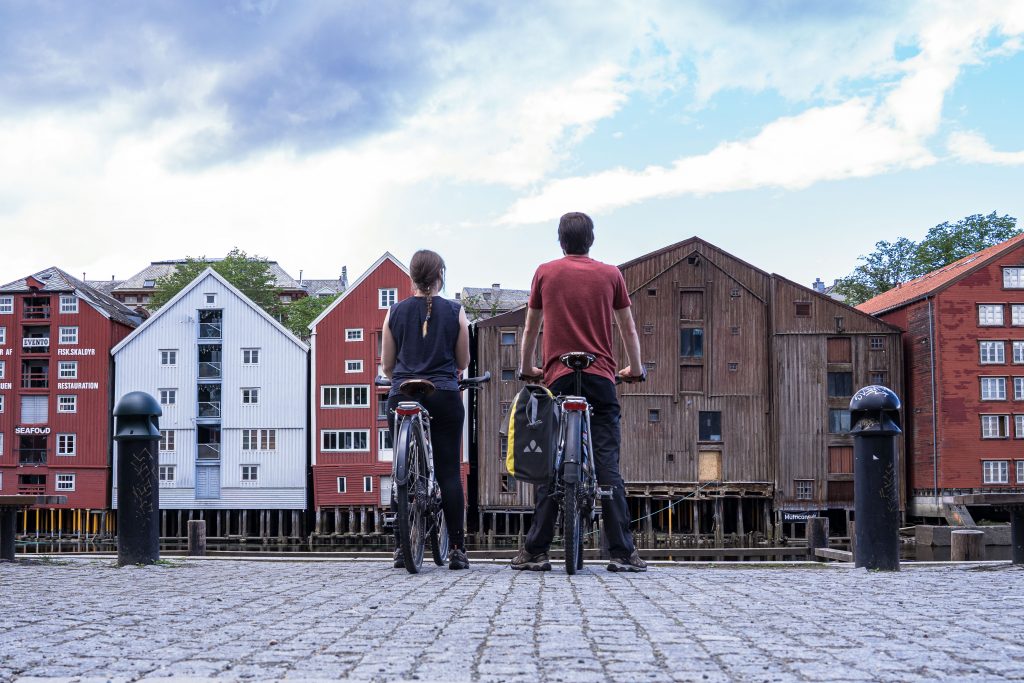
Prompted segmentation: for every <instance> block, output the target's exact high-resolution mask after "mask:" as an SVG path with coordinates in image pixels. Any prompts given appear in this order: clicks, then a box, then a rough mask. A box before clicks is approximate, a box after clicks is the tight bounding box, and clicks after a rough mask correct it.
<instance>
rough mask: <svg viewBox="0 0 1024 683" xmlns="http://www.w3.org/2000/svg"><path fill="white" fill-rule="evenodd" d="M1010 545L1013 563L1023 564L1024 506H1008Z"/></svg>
mask: <svg viewBox="0 0 1024 683" xmlns="http://www.w3.org/2000/svg"><path fill="white" fill-rule="evenodd" d="M1010 545H1011V546H1012V548H1013V550H1012V551H1011V559H1012V560H1013V564H1024V507H1021V506H1020V505H1014V506H1013V507H1011V508H1010Z"/></svg>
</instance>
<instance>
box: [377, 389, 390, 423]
mask: <svg viewBox="0 0 1024 683" xmlns="http://www.w3.org/2000/svg"><path fill="white" fill-rule="evenodd" d="M377 419H378V420H386V419H388V395H387V394H377Z"/></svg>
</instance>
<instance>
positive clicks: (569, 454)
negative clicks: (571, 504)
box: [562, 412, 582, 484]
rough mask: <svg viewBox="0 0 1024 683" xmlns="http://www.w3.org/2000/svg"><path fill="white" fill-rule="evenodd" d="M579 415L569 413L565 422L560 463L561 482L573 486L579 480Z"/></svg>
mask: <svg viewBox="0 0 1024 683" xmlns="http://www.w3.org/2000/svg"><path fill="white" fill-rule="evenodd" d="M580 418H581V416H580V414H579V413H575V412H570V413H568V414H567V415H566V421H565V458H564V460H563V461H562V481H564V482H565V483H566V484H575V483H577V482H578V481H579V480H580V450H581V447H582V443H581V438H580V437H581V435H582V424H581V419H580Z"/></svg>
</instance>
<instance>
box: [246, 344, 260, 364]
mask: <svg viewBox="0 0 1024 683" xmlns="http://www.w3.org/2000/svg"><path fill="white" fill-rule="evenodd" d="M246 358H248V360H246ZM254 359H255V360H254ZM259 364H260V350H259V348H257V347H250V348H245V349H242V365H259Z"/></svg>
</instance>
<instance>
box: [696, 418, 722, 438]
mask: <svg viewBox="0 0 1024 683" xmlns="http://www.w3.org/2000/svg"><path fill="white" fill-rule="evenodd" d="M697 424H698V436H697V439H698V440H699V441H721V440H722V413H721V412H719V411H704V410H702V411H700V413H699V415H698V417H697Z"/></svg>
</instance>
